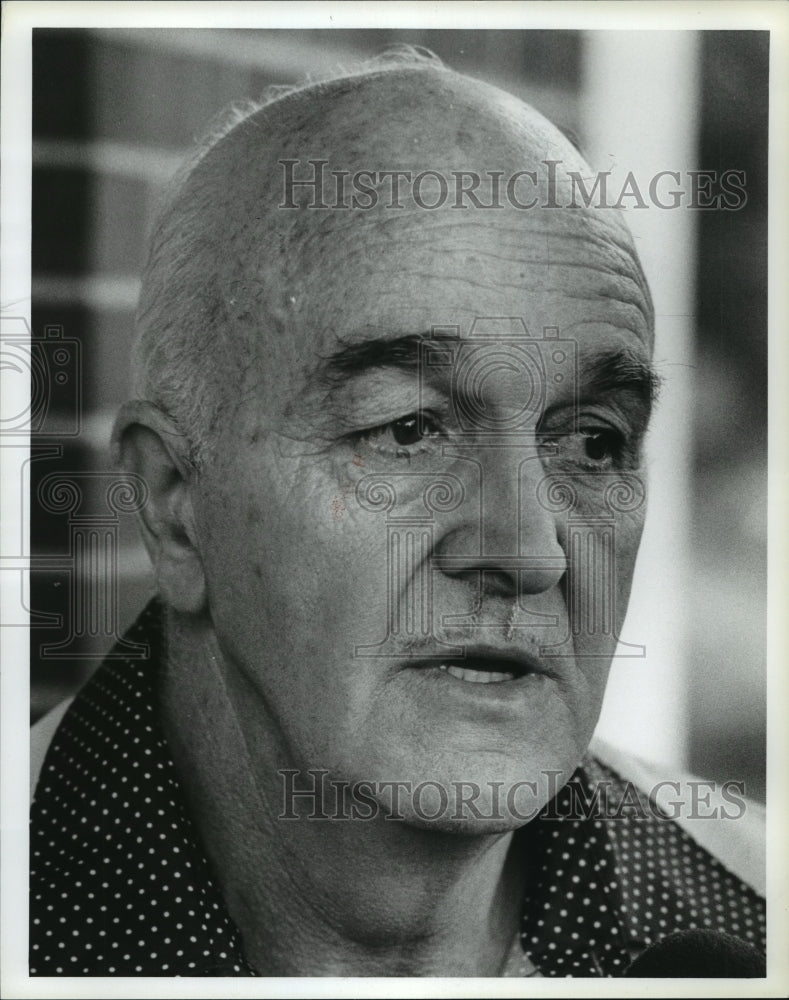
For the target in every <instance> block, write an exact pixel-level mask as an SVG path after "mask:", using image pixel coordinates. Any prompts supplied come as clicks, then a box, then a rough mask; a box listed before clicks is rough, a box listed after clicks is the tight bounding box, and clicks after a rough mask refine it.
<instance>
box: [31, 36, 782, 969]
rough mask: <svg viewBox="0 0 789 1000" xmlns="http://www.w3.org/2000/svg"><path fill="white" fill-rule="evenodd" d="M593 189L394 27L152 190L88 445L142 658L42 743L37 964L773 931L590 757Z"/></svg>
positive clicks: (338, 962) (627, 417) (432, 951)
mask: <svg viewBox="0 0 789 1000" xmlns="http://www.w3.org/2000/svg"><path fill="white" fill-rule="evenodd" d="M590 179H591V173H590V171H589V168H588V167H587V166H586V164H585V163H584V162H583V160H582V159H581V157H580V156H579V155H578V153H577V152H576V150H575V148H574V147H573V146H572V145H571V144H570V143H569V142H568V141H567V140H566V139H565V138H564V137H563V136H562V135H561V134H560V133H559V132H558V131H557V130H556V129H555V128H554V127H553V126H551V125H550V124H549V123H548V122H547V121H546V120H545V119H544V118H542V117H541V116H540V115H539V114H538V113H536V112H535V111H534V110H532V109H531V108H529V107H527V106H525V105H523V104H522V103H520V102H519V101H517V100H516V99H514V98H513V97H511V96H509V95H507V94H504V93H502V92H501V91H499V90H497V89H495V88H492V87H490V86H487V85H484V84H482V83H479V82H476V81H472V80H470V79H467V78H465V77H462V76H459V75H457V74H455V73H454V72H451V71H450V70H448V69H446V68H445V67H443V66H442V65H441V64H440V63H439V62H438V61H437V60H435V59H434V58H432V57H430V56H429V55H428V54H419V53H415V52H411V53H405V54H403V53H400V54H399V55H397V56H396V57H383V58H382V59H381V60H379V61H377V62H375V63H374V64H372V65H371V66H367V67H365V68H364V69H363V70H362V71H360V72H358V73H356V74H352V75H349V76H345V77H342V78H339V79H334V80H332V81H329V82H326V83H321V84H314V85H311V86H305V87H303V88H298V89H295V90H293V91H291V92H288V93H286V94H284V95H282V94H280V95H278V96H277V97H276V98H275V99H273V100H271V101H269V102H267V103H265V104H263V105H260V106H257V107H252V108H247V109H244V110H243V111H242V112H239V113H238V114H236V115H235V117H234V119H233V121H232V122H230V123H228V124H227V125H226V126H223V127H222V128H220V129H219V131H218V132H217V134H215V135H214V136H212V137H211V138H210V139H209V140H208V141H207V143H206V144H205V145H204V146H203V147H202V148H201V149H200V151H199V153H198V154H197V155H196V156H195V158H194V159H193V161H192V162H190V163H189V164H188V165H187V167H186V169H185V170H184V172H183V173H182V175H181V176H180V177H179V178H178V179H177V181H176V183H175V185H174V188H173V191H172V194H171V196H170V198H169V200H168V203H167V205H166V207H165V209H164V211H163V214H162V216H161V219H160V222H159V225H158V228H157V229H156V231H155V233H154V236H153V241H152V247H151V251H150V256H149V262H148V266H147V269H146V273H145V276H144V282H143V292H142V300H141V305H140V310H139V336H138V343H137V349H136V366H137V387H138V395H139V399H137V400H136V401H134V402H131V403H129V404H127V405H126V406H125V407H124V408H123V410H122V412H121V414H120V416H119V418H118V422H117V426H116V434H115V441H116V447H117V452H118V455H119V459H120V462H121V463H122V465H123V466H124V468H126V469H127V470H129V471H130V472H133V473H136V474H137V475H138V476H140V477H141V478H142V479H143V480H144V481H145V483H146V484H147V488H148V494H149V495H148V500H147V503H146V505H145V507H144V508H143V510H142V513H141V523H142V531H143V535H144V540H145V544H146V546H147V548H148V551H149V553H150V556H151V560H152V562H153V565H154V568H155V574H156V582H157V588H158V600H156V601H155V602H153V603H152V604H151V605H150V606H149V607H148V608H147V609H146V610H145V612H144V613H143V614H142V616H141V617H140V619H139V620H138V622H137V624H136V625H135V626H134V628H133V630H132V633H131V634H132V636H133V637H134V639H135V641H138V642H145V643H148V644H149V646H150V649H151V655H150V658H149V660H147V661H140V662H128V663H121V664H119V663H118V662H117V661H114V662H108V663H107V664H106V665H105V666H104V667H103V668H102V669H100V670H99V671H98V673H97V674H96V675H95V677H94V679H93V680H92V681H91V682H90V683H89V684H88V685H87V687H86V688H85V689H84V690H83V692H82V693H81V694H80V695H79V696H78V697H77V698H76V700H75V701H74V703H73V704H72V705H71V707H70V708H69V710H68V712H67V713H66V714H65V716H64V718H63V721H62V723H61V724H60V726H59V728H58V730H57V733H56V734H55V735H54V738H53V739H52V743H51V746H50V748H49V752H48V756H47V758H46V761H45V763H44V766H43V771H42V775H41V779H40V781H39V785H38V792H37V795H36V799H35V803H34V812H33V840H32V850H31V853H32V859H33V868H34V874H33V878H32V882H31V918H32V919H31V929H32V937H31V958H30V962H31V971H32V972H34V973H37V974H59V973H63V974H78V975H101V974H118V975H372V976H380V975H460V976H496V975H516V976H523V975H535V974H541V975H549V976H556V975H578V976H595V975H608V976H611V975H621V974H623V972H624V970H625V969H626V967H627V966H628V965H629V963H630V962H631V961H632V959H633V958H634V957H635V956H637V955H638V954H639V953H640V952H642V951H644V949H645V948H646V947H647V946H648V945H650V944H651V943H653V942H655V941H658V940H659V939H661V938H664V937H666V936H667V935H669V934H670V933H671V932H673V931H675V930H683V929H690V928H705V927H707V928H712V929H715V930H717V931H725V932H728V933H731V934H734V935H737V936H738V937H740V938H742V939H745V940H750V941H754V942H756V943H760V942H761V938H760V933H761V921H762V906H761V900H760V899H759V897H758V896H757V894H756V893H755V892H753V891H752V890H751V889H750V888H749V887H748V886H746V885H745V884H744V883H743V882H742V881H741V879H740V878H739V877H738V875H737V874H736V873H734V872H732V871H729V870H727V868H726V867H723V866H722V865H720V864H719V863H718V861H717V860H715V859H714V858H713V857H712V856H711V854H710V853H709V852H708V851H706V850H705V849H704V848H703V847H701V846H700V845H698V844H696V843H695V842H694V841H693V840H692V839H691V838H690V837H689V836H688V835H687V833H685V832H684V831H683V830H682V828H681V827H680V826H679V825H677V824H676V823H674V822H671V821H670V820H669V819H667V818H665V817H663V816H662V814H660V812H659V810H657V809H656V808H655V807H654V804H653V803H651V802H650V801H649V800H648V799H647V797H646V796H644V795H641V794H640V793H636V792H635V789H634V786H632V785H629V784H628V783H627V782H625V781H624V780H623V779H622V778H621V776H620V775H618V774H617V773H615V772H614V771H612V770H611V769H610V768H609V767H606V766H605V765H603V764H602V763H601V762H600V761H599V760H598V759H596V758H594V757H592V756H590V755H589V754H588V753H587V750H588V747H589V743H590V740H591V737H592V733H593V730H594V727H595V724H596V722H597V718H598V714H599V710H600V705H601V701H602V697H603V692H604V689H605V684H606V678H607V673H608V669H609V665H610V661H611V658H612V655H613V653H614V650H615V646H616V642H617V633H618V630H619V626H620V624H621V621H622V618H623V615H624V611H625V607H626V603H627V598H628V593H629V589H630V583H631V576H632V570H633V564H634V560H635V556H636V551H637V548H638V544H639V538H640V533H641V528H642V520H643V514H644V503H643V501H644V491H643V484H642V481H641V478H640V474H639V469H640V463H641V450H642V440H643V437H644V433H645V430H646V427H647V422H648V417H649V411H650V406H651V402H652V398H653V395H654V390H655V385H656V380H655V377H654V375H653V372H652V369H651V367H650V355H651V348H652V337H653V310H652V305H651V301H650V297H649V292H648V289H647V286H646V282H645V280H644V276H643V274H642V271H641V268H640V265H639V262H638V259H637V255H636V252H635V249H634V247H633V244H632V241H631V239H630V237H629V234H628V232H627V229H626V227H625V226H624V224H623V222H622V220H621V218H620V217H619V215H618V214H617V213H616V212H614V211H612V210H611V209H602V210H601V209H598V208H597V207H596V206H595V205H594V204H593V198H592V197H591V195H590V191H589V184H588V183H587V182H589V181H590ZM600 789H605V792H606V794H605V796H604V799H601V798H600V797H599V792H600ZM673 974H681V973H676V972H675V973H673Z"/></svg>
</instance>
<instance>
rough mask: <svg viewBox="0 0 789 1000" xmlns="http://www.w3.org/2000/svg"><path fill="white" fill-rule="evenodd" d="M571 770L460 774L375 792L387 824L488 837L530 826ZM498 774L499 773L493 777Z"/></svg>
mask: <svg viewBox="0 0 789 1000" xmlns="http://www.w3.org/2000/svg"><path fill="white" fill-rule="evenodd" d="M572 770H573V769H572V768H568V767H546V768H544V769H543V770H542V771H524V769H523V768H518V769H517V772H516V773H515V774H512V773H509V774H506V773H500V776H499V777H497V778H496V777H488V776H487V774H486V775H485V776H482V775H479V774H477V775H473V776H470V775H469V774H468V772H467V774H466V775H461V774H460V773H458V772H457V771H454V772H453V773H452V774H451V775H444V776H442V777H441V778H427V777H421V778H419V779H417V780H407V781H405V780H404V781H402V782H398V783H397V785H398V787H397V794H396V797H395V798H393V796H392V789H393V785H394V783H393V782H384V783H383V785H382V787H380V788H376V790H375V791H376V800H377V803H378V806H379V808H380V813H379V815H383V817H384V820H385V822H389V823H404V824H406V825H407V826H411V827H417V828H419V829H422V830H429V831H432V832H435V833H449V834H457V835H460V836H485V835H496V834H502V833H509V832H511V831H513V830H517V829H520V827H522V826H525V825H526V824H528V823H530V822H531V821H532V820H533V819H535V818H536V816H537V815H538V814H539V813H540V811H541V810H542V809H543V808H544V807H545V806H546V805H547V803H548V802H549V801H550V800H551V799H552V798H553V797H554V796H555V795H556V794H557V792H558V791H559V790H560V789H561V788H562V786H563V785H564V784H565V783H566V782H567V781H568V780H569V779H570V777H571V775H572ZM493 773H494V774H495V773H496V772H495V771H494V772H493Z"/></svg>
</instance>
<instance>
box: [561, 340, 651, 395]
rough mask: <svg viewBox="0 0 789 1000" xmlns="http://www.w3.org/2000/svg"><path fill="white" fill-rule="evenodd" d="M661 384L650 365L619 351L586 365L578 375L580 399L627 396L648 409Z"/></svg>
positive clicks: (628, 352)
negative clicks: (593, 395)
mask: <svg viewBox="0 0 789 1000" xmlns="http://www.w3.org/2000/svg"><path fill="white" fill-rule="evenodd" d="M661 383H662V379H661V377H660V375H658V373H657V371H656V370H655V368H654V367H653V365H652V364H651V362H649V361H647V360H645V359H644V358H642V357H639V356H638V355H637V354H634V353H633V352H632V351H630V350H628V349H627V348H620V349H617V350H614V351H610V352H608V353H606V354H602V355H598V356H597V357H595V358H593V359H590V360H589V361H588V362H586V364H585V365H584V366H583V371H582V373H581V386H580V390H581V391H580V395H581V397H584V396H588V395H590V394H591V393H601V392H629V393H631V394H632V395H634V396H636V397H637V398H638V399H639V400H640V401H641V402H642V403H643V404H644V405H645V406H646V407H647V409H650V408H651V407H652V405H653V404H654V403H655V401H656V399H657V397H658V393H659V392H660V386H661Z"/></svg>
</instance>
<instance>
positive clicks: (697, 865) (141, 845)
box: [30, 601, 765, 976]
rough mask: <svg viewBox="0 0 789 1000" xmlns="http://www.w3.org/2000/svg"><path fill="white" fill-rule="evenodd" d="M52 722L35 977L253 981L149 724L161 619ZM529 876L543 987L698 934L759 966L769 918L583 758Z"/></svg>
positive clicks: (158, 736)
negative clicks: (723, 938)
mask: <svg viewBox="0 0 789 1000" xmlns="http://www.w3.org/2000/svg"><path fill="white" fill-rule="evenodd" d="M128 638H129V639H131V640H132V641H134V642H142V643H146V644H148V646H149V648H150V656H149V658H148V659H147V660H136V661H131V660H126V661H124V660H117V659H111V660H107V661H106V662H105V663H104V664H103V665H102V667H101V668H100V669H99V670H98V671H97V672H96V674H95V675H94V677H93V678H92V680H91V681H90V682H89V683H88V684H87V685H86V686H85V687H84V688H83V690H82V692H81V693H80V694H79V695H78V697H77V698H76V699H75V701H74V703H73V704H72V705H71V707H70V709H69V711H68V712H67V714H66V715H65V717H64V719H63V721H62V723H61V725H60V727H59V728H58V731H57V733H56V734H55V737H54V739H53V741H52V744H51V746H50V748H49V751H48V753H47V756H46V759H45V761H44V766H43V769H42V772H41V776H40V779H39V782H38V786H37V790H36V794H35V798H34V802H33V809H32V814H31V824H32V831H31V862H32V870H31V875H30V931H31V934H30V974H31V975H72V976H79V975H83V976H104V975H118V976H254V975H255V974H256V973H255V971H254V969H253V968H252V967H251V966H250V965H249V963H248V962H247V961H246V959H245V957H244V952H243V942H242V940H241V935H240V933H239V931H238V929H237V928H236V927H235V925H234V924H233V922H232V920H231V918H230V916H229V914H228V912H227V909H226V906H225V903H224V901H223V899H222V895H221V893H220V891H219V888H218V886H217V882H216V880H215V878H214V875H213V873H212V870H211V864H210V862H209V861H208V859H207V858H206V856H205V852H204V850H203V848H202V846H201V843H200V838H199V835H198V833H197V830H196V828H195V826H194V824H193V822H192V820H191V818H190V815H189V809H188V807H187V804H186V801H185V798H184V794H183V791H182V789H181V784H180V781H179V778H178V774H177V771H176V768H175V765H174V764H173V760H172V756H171V754H170V751H169V748H168V745H167V740H166V737H165V735H164V732H163V729H162V726H161V723H160V721H159V718H158V710H157V698H156V689H157V683H156V682H157V675H158V672H159V669H160V665H161V663H162V662H163V660H164V649H163V636H162V611H161V606H160V605H159V604H158V603H157V602H155V601H154V602H152V603H151V604H150V605H149V606H148V607H147V608H146V609H145V611H144V612H143V613H142V615H141V616H140V618H139V619H138V620H137V622H136V623H135V625H134V626H133V627H132V629H131V630H130V633H129V636H128ZM514 847H515V849H517V850H523V851H526V852H528V855H527V856H528V858H529V869H530V870H531V871H533V872H534V873H535V874H534V876H533V878H532V881H531V883H530V884H529V886H528V888H527V890H526V895H525V898H524V901H523V917H522V925H521V945H522V948H523V951H524V953H525V955H526V956H527V957H528V958H529V959H530V960H531V961H532V962H533V963H534V965H535V966H536V967H537V968H538V970H539V972H540V973H541V974H542V975H543V976H619V975H622V973H623V972H624V970H625V969H626V967H627V966H628V965H629V964H630V962H631V961H632V959H633V958H634V957H635V956H637V955H638V954H640V953H641V952H642V951H643V950H644V949H645V948H646V947H647V946H648V945H650V944H652V943H654V942H656V941H658V940H660V939H661V938H663V937H665V936H666V935H668V934H670V933H672V932H673V931H677V930H686V929H692V928H709V929H711V930H720V931H724V932H727V933H729V934H734V935H736V936H738V937H740V938H742V939H743V940H745V941H747V942H750V943H752V944H754V945H756V947H757V948H760V949H761V950H764V947H765V943H764V932H765V927H764V901H763V900H762V899H761V897H760V896H758V895H757V894H756V893H755V892H754V891H753V890H752V889H751V888H750V887H749V886H747V885H745V884H744V883H743V882H741V881H740V880H739V879H738V878H737V877H736V876H734V875H733V874H731V873H730V872H729V871H727V870H726V869H725V868H724V867H723V866H722V865H721V864H720V863H719V862H718V861H717V860H716V859H715V858H714V857H713V856H712V855H711V854H710V853H709V852H708V851H706V850H705V849H704V848H702V847H701V846H699V845H698V844H696V842H695V841H694V840H693V839H692V838H691V837H690V836H689V835H688V834H687V833H686V832H685V831H684V830H682V829H681V828H680V827H679V826H678V825H677V824H676V823H675V822H673V821H672V820H669V819H668V818H666V817H665V816H662V815H661V814H660V813H659V812H658V810H657V808H656V806H654V804H653V803H652V802H651V801H650V800H649V798H648V796H647V795H645V794H644V793H643V792H641V791H640V790H636V789H635V788H634V786H633V785H632V784H630V783H629V782H627V781H625V780H623V779H622V778H621V777H619V776H618V775H617V774H616V773H614V772H613V771H612V770H611V769H610V768H607V767H606V766H604V765H603V764H602V763H601V762H600V761H598V760H596V759H594V758H593V757H591V756H588V757H586V758H585V759H584V761H583V762H582V764H581V766H580V767H579V768H578V770H577V771H576V773H575V774H574V776H573V778H572V779H571V781H570V782H568V784H567V785H565V786H564V787H563V788H562V789H561V790H560V791H559V792H558V793H557V795H556V796H555V798H554V799H553V800H552V801H551V802H549V804H548V806H546V808H545V809H544V810H543V811H542V813H541V814H540V816H539V817H538V818H537V819H535V820H533V821H532V822H530V823H528V824H527V825H526V826H524V827H523V828H522V829H521V830H520V831H519V832H518V833H517V834H516V839H515V841H514Z"/></svg>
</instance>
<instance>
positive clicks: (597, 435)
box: [544, 427, 625, 469]
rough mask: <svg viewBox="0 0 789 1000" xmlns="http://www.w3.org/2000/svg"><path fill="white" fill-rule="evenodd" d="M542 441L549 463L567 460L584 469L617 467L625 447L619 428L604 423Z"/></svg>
mask: <svg viewBox="0 0 789 1000" xmlns="http://www.w3.org/2000/svg"><path fill="white" fill-rule="evenodd" d="M544 444H545V457H546V459H547V461H548V462H549V463H550V462H552V461H553V462H560V463H562V464H565V463H569V464H573V465H578V466H581V467H583V468H587V469H609V468H616V467H617V466H618V465H619V463H620V462H621V460H622V457H623V453H624V451H625V440H624V438H623V436H622V435H621V434H620V432H619V431H616V430H611V429H609V428H604V427H595V428H590V429H588V430H581V431H579V432H578V433H576V434H564V435H557V436H556V437H548V438H545V439H544Z"/></svg>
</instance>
